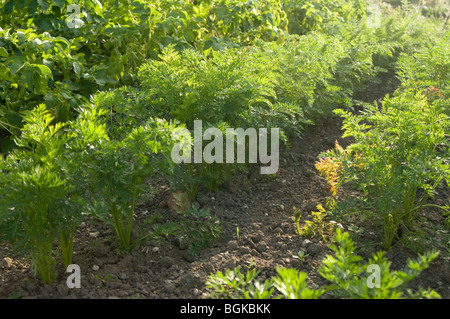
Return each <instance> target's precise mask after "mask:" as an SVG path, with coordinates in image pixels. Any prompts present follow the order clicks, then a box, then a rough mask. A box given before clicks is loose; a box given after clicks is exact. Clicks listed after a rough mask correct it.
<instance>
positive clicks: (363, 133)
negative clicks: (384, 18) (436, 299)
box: [317, 32, 450, 248]
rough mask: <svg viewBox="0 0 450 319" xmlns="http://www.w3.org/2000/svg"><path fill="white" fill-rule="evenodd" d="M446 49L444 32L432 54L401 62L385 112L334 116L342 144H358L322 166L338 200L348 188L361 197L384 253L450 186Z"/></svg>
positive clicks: (379, 108) (378, 108)
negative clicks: (341, 121) (350, 141)
mask: <svg viewBox="0 0 450 319" xmlns="http://www.w3.org/2000/svg"><path fill="white" fill-rule="evenodd" d="M448 41H449V37H448V32H447V35H446V36H444V37H443V38H442V39H439V40H438V39H436V44H435V45H434V46H430V47H424V48H423V49H421V50H418V52H416V53H415V54H414V55H412V56H407V55H402V56H401V57H400V60H399V62H398V65H399V75H400V78H401V80H402V84H401V86H400V88H399V89H398V90H397V92H396V93H395V94H394V96H393V97H389V96H386V97H385V98H384V99H383V101H382V102H381V105H367V106H366V107H365V108H364V111H363V112H361V113H360V114H357V115H354V114H351V113H349V112H345V111H342V110H336V113H337V114H340V115H342V116H343V117H344V125H343V128H344V130H345V133H344V136H351V137H352V138H353V139H354V141H355V142H354V143H353V144H351V145H350V146H349V147H348V148H347V149H346V150H345V151H343V150H342V149H341V148H339V147H337V148H336V150H332V151H330V152H328V153H327V154H326V156H323V158H322V160H321V162H319V163H318V164H317V166H318V168H319V169H320V170H321V172H322V173H323V174H325V176H327V179H328V180H329V182H331V185H332V190H333V192H334V193H335V191H336V187H337V186H339V185H341V184H342V183H344V182H349V183H352V184H353V185H355V186H356V187H358V188H359V189H360V190H361V191H362V192H363V194H364V196H365V197H366V200H367V202H368V203H369V205H371V210H370V211H371V214H372V215H373V216H372V217H374V218H375V223H376V225H378V226H379V231H380V234H381V237H382V239H383V244H384V246H385V248H390V247H391V246H392V244H393V243H394V240H395V239H399V237H400V235H399V232H398V230H399V228H400V227H404V228H406V229H409V228H411V226H412V225H413V224H414V223H415V222H417V216H418V214H419V212H420V211H421V209H422V208H423V207H424V206H425V205H427V200H428V199H430V198H433V196H434V194H435V193H436V191H438V190H439V188H440V187H441V186H442V185H443V183H445V182H446V183H447V185H448V183H449V174H450V166H449V162H448V158H449V140H448V133H449V125H448V123H449V118H448V110H449V103H448V89H449V87H448V72H447V71H448V64H449V62H450V60H449V59H448V55H445V52H446V50H447V51H448ZM446 48H447V49H446Z"/></svg>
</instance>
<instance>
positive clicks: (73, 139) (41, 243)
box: [0, 105, 101, 284]
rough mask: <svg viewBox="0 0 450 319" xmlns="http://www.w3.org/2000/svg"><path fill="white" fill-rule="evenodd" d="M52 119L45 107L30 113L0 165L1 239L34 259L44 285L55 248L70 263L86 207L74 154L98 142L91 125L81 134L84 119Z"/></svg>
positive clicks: (48, 280)
mask: <svg viewBox="0 0 450 319" xmlns="http://www.w3.org/2000/svg"><path fill="white" fill-rule="evenodd" d="M53 120H54V117H53V116H52V115H51V114H50V112H49V111H47V110H46V108H45V106H44V105H39V106H38V107H37V108H36V109H34V110H33V111H31V112H28V113H27V115H26V116H25V126H24V127H23V129H22V130H21V136H20V137H18V138H17V139H16V144H17V148H16V149H15V150H14V151H13V152H12V153H11V154H10V155H9V156H8V157H7V158H6V159H5V160H2V161H1V162H0V165H1V173H2V174H0V185H1V188H0V205H1V210H0V216H1V218H0V220H1V223H0V228H1V232H0V234H1V235H0V237H1V239H2V240H5V241H7V242H8V243H10V244H12V245H13V247H15V248H16V249H18V251H20V252H22V253H24V254H26V255H28V256H29V257H31V258H32V260H33V263H34V264H35V265H36V268H37V270H38V272H39V275H40V277H41V279H42V281H43V282H44V283H46V284H50V283H51V282H52V280H53V277H54V268H55V264H56V260H55V253H54V244H55V243H57V245H58V246H59V248H60V249H61V252H62V256H63V262H64V264H65V265H66V266H68V265H69V264H71V263H72V250H73V239H74V231H75V227H76V226H77V225H78V223H79V222H80V220H81V218H82V217H81V212H82V209H83V207H84V203H85V201H84V197H83V180H82V179H81V178H80V176H81V175H82V171H81V165H80V163H81V161H80V158H79V155H78V154H79V153H78V152H80V153H82V152H83V148H84V146H86V144H87V143H89V142H92V140H93V139H97V138H99V137H101V132H99V131H97V130H95V128H94V126H93V122H90V124H89V126H88V127H84V130H83V125H82V123H83V116H81V117H80V119H79V121H78V122H76V123H75V122H74V123H71V125H70V126H69V125H65V124H61V123H56V124H52V121H53ZM83 131H84V133H85V134H83V135H81V134H82V133H83ZM88 131H89V132H88ZM88 135H90V138H89V136H88ZM82 137H84V139H80V138H82ZM77 138H78V139H80V140H78V142H77ZM77 143H81V144H79V145H78V146H77V145H76V144H77ZM83 144H84V145H83Z"/></svg>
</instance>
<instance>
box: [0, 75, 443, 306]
mask: <svg viewBox="0 0 450 319" xmlns="http://www.w3.org/2000/svg"><path fill="white" fill-rule="evenodd" d="M397 83H398V81H397V80H396V79H395V77H393V76H392V74H391V75H386V77H385V78H383V80H382V81H381V82H379V83H371V84H370V85H369V86H368V87H367V88H366V89H365V90H364V91H362V92H360V93H359V94H358V96H356V98H357V99H359V100H362V101H366V102H373V101H375V100H379V99H381V98H383V97H384V95H385V94H387V93H392V92H393V89H394V88H395V86H396V84H397ZM341 124H342V122H341V120H340V119H339V118H330V119H327V120H326V121H324V122H323V123H322V124H320V125H317V126H314V127H311V128H310V129H308V130H307V131H306V132H305V133H304V135H303V137H302V138H297V139H294V140H293V141H292V143H291V147H290V148H289V149H284V150H282V153H281V155H280V159H281V160H280V169H279V172H278V173H277V174H276V176H272V177H267V176H264V175H260V174H259V169H258V168H256V167H255V168H253V169H252V170H251V171H250V172H249V173H248V174H242V175H237V176H234V177H233V178H232V179H231V180H230V181H229V182H227V183H225V184H224V185H223V186H222V187H220V189H219V190H218V191H217V192H215V193H205V192H201V193H199V195H198V197H197V198H196V200H195V201H194V202H193V204H194V205H196V206H197V207H202V208H208V209H209V210H210V211H211V212H212V213H214V214H215V215H216V216H217V217H218V218H219V220H220V222H221V225H222V228H221V234H220V237H219V238H218V239H217V240H216V241H215V242H214V244H212V245H211V246H209V247H208V248H205V249H203V250H201V251H200V252H199V253H198V254H197V255H192V254H190V253H189V251H188V250H187V249H186V247H184V245H180V243H179V241H177V240H174V239H173V238H167V239H166V240H163V241H162V242H158V241H154V240H148V241H144V242H142V243H140V244H139V245H137V246H136V247H135V248H133V250H132V251H131V252H129V253H128V254H120V253H119V252H118V251H117V245H116V242H115V236H114V233H113V231H112V230H111V229H110V228H109V227H108V226H106V225H104V224H102V223H100V222H97V221H90V222H86V223H83V224H82V225H80V227H79V228H78V229H77V230H76V234H75V244H74V255H73V263H75V264H78V265H79V266H80V270H81V288H80V289H76V288H74V289H69V288H68V287H67V285H66V279H67V277H68V276H69V273H66V272H65V269H63V267H62V266H61V265H59V268H58V269H60V271H59V274H58V277H57V279H56V280H55V282H54V283H53V284H52V285H47V286H46V285H43V284H41V282H40V280H39V279H38V278H36V277H34V276H33V273H32V270H31V267H30V264H29V263H27V262H26V261H24V260H23V259H20V258H17V257H15V255H14V254H13V253H12V252H11V251H10V250H9V249H8V247H7V246H6V245H3V246H0V298H39V299H41V298H50V299H55V298H83V299H100V298H101V299H106V298H148V299H156V298H159V299H163V298H205V297H206V296H207V295H206V292H207V290H206V287H205V282H206V280H207V278H208V275H209V274H211V273H215V272H216V271H225V270H226V269H230V268H234V267H236V266H241V268H242V269H247V268H248V267H249V266H250V265H251V266H252V267H256V268H257V269H259V271H260V275H259V277H258V278H259V279H260V280H264V279H266V278H269V277H271V276H273V275H275V274H276V268H277V267H294V268H297V269H299V270H301V271H303V272H306V273H307V274H308V279H307V281H308V284H309V285H310V287H312V288H318V287H320V286H323V285H325V284H327V282H326V281H325V280H324V279H323V278H322V277H321V276H320V275H319V273H318V268H319V267H320V266H321V261H322V259H323V258H324V257H325V256H326V255H327V254H331V253H332V251H331V250H330V249H329V248H328V247H327V245H328V244H329V243H327V242H323V241H321V240H318V239H317V238H313V239H309V238H306V237H300V236H298V235H297V233H296V231H295V224H294V221H293V218H292V217H293V207H294V206H295V207H297V208H300V209H302V211H303V212H304V213H303V218H306V219H311V211H313V210H315V209H316V205H317V204H323V205H325V203H326V200H327V198H328V197H329V196H330V191H329V186H328V184H327V183H326V181H325V179H324V178H322V177H321V176H320V175H319V174H318V172H317V171H316V169H315V167H314V163H315V162H316V161H317V158H318V155H319V154H320V153H321V152H323V151H325V150H327V149H330V148H333V147H334V143H335V141H336V140H337V141H338V142H339V143H340V144H341V145H342V146H344V147H345V146H346V145H348V143H349V141H348V140H347V139H343V138H342V130H341ZM150 186H151V188H150ZM150 186H149V195H151V196H147V197H151V199H148V200H145V201H142V202H141V203H140V204H139V205H138V207H137V209H136V212H135V220H134V226H133V227H134V229H135V231H136V232H145V230H146V229H147V230H148V228H149V226H148V222H145V221H146V220H147V221H148V220H149V218H150V216H152V215H154V214H159V215H160V216H161V217H162V220H161V221H160V222H162V223H163V222H166V221H172V220H176V219H177V216H175V214H174V213H173V212H171V211H170V210H169V208H168V205H167V200H168V198H169V196H170V194H171V193H172V192H173V190H171V189H170V187H169V185H168V183H167V182H166V181H165V180H163V179H160V180H157V181H154V182H153V183H152V185H150ZM357 195H358V194H357V192H356V191H353V190H348V189H347V190H343V191H341V192H340V193H339V198H338V200H340V198H344V197H356V196H357ZM448 197H449V193H448V189H444V190H441V191H440V192H439V193H438V195H437V197H436V198H435V199H434V200H435V202H436V203H438V204H443V203H445V201H446V200H447V198H448ZM422 215H423V216H421V217H424V218H426V219H427V220H428V224H427V225H429V227H428V228H426V231H425V236H424V238H423V242H422V243H425V244H424V246H425V249H428V248H431V247H433V248H437V249H439V250H441V254H440V255H439V256H438V258H437V259H435V260H434V261H433V263H432V264H431V266H430V267H429V268H428V269H427V270H425V271H424V272H423V273H422V274H421V275H420V276H419V277H417V278H416V279H415V280H414V282H412V283H411V287H412V288H417V287H418V286H422V287H430V288H432V289H434V290H436V291H437V292H438V293H439V294H440V295H441V297H442V298H450V280H449V279H450V278H449V276H448V274H449V270H450V269H449V265H450V264H449V255H450V254H449V243H450V241H449V236H448V232H445V231H443V230H442V227H441V228H439V229H441V230H440V231H437V230H436V229H435V227H436V226H435V225H439V224H440V225H442V224H443V220H444V218H443V216H442V213H441V212H440V211H438V210H436V209H427V210H424V211H423V212H422ZM339 223H340V224H341V225H342V227H343V228H344V230H347V231H348V230H349V228H350V229H353V231H351V230H350V231H349V232H350V233H351V234H352V238H353V239H354V240H355V243H356V246H357V247H358V250H357V253H358V254H359V255H361V256H363V257H364V258H370V257H371V256H372V253H374V252H376V251H378V250H380V249H381V245H380V242H381V241H380V237H379V235H378V233H377V231H376V229H375V228H373V227H372V226H371V224H370V223H369V222H368V221H364V220H362V219H361V218H360V217H359V216H356V215H355V216H350V217H345V218H343V219H342V220H341V221H339ZM355 226H356V227H355ZM433 227H434V228H433ZM238 229H239V231H238ZM355 230H358V232H356V231H355ZM417 244H420V242H419V243H417ZM299 251H303V252H304V253H305V255H306V257H305V258H304V259H303V260H300V259H299V258H297V256H298V252H299ZM387 257H388V259H389V260H390V261H391V262H392V266H391V268H392V269H394V270H395V269H402V268H403V267H404V266H405V265H406V260H407V259H408V258H415V257H417V253H416V252H414V251H412V250H411V249H408V248H407V247H405V245H403V244H401V243H400V244H399V245H397V246H395V247H394V248H393V249H392V250H390V251H389V252H388V253H387Z"/></svg>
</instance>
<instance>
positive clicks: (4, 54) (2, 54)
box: [0, 47, 9, 58]
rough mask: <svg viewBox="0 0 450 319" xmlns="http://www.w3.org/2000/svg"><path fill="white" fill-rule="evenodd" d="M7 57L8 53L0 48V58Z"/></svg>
mask: <svg viewBox="0 0 450 319" xmlns="http://www.w3.org/2000/svg"><path fill="white" fill-rule="evenodd" d="M8 56H9V54H8V51H6V49H5V48H4V47H0V57H2V58H7V57H8Z"/></svg>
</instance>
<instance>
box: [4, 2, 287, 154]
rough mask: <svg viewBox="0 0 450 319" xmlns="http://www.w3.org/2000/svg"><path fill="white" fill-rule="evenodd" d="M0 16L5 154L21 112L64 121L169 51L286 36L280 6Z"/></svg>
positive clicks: (15, 11) (125, 7) (171, 6)
mask: <svg viewBox="0 0 450 319" xmlns="http://www.w3.org/2000/svg"><path fill="white" fill-rule="evenodd" d="M0 13H1V15H0V16H1V18H0V75H1V77H2V81H1V84H0V128H2V130H6V131H8V136H11V137H9V138H8V139H6V141H5V142H4V145H3V147H2V151H3V153H7V152H8V151H9V150H10V149H11V148H12V147H13V138H14V136H16V135H18V134H20V131H19V130H20V128H21V127H22V115H21V112H22V111H25V110H32V109H33V108H34V107H36V106H37V105H39V104H45V105H46V107H47V108H48V109H50V110H52V112H53V114H54V116H55V121H61V122H64V121H67V120H69V119H73V116H75V115H76V114H75V112H74V110H75V109H76V108H77V106H78V105H80V104H83V103H85V102H87V101H88V100H89V98H90V96H91V95H92V94H94V93H95V92H97V91H98V90H106V89H108V88H111V87H116V86H120V85H124V84H126V85H130V84H133V83H135V81H136V72H137V68H138V67H139V66H140V65H141V64H142V63H143V62H144V61H146V60H148V59H157V58H158V55H159V53H160V52H161V50H162V49H163V48H164V47H166V46H168V45H173V46H174V47H176V48H177V50H182V49H185V48H195V49H198V50H201V51H202V50H203V51H206V52H209V51H211V50H222V49H225V48H227V47H236V46H239V45H245V44H251V43H253V41H255V40H256V39H260V38H261V39H264V40H276V39H279V38H283V37H284V36H285V31H284V30H285V29H286V27H285V26H283V25H286V24H287V22H286V21H285V20H286V19H285V14H284V12H283V11H282V10H281V8H280V6H279V4H278V2H277V1H249V2H246V3H245V4H244V3H242V2H240V1H202V2H201V3H197V4H193V3H191V2H189V1H153V2H148V1H143V0H136V1H128V0H108V1H102V2H100V1H98V0H87V1H71V0H70V1H69V0H60V1H50V0H42V1H30V0H21V1H13V0H4V1H2V8H1V9H0Z"/></svg>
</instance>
